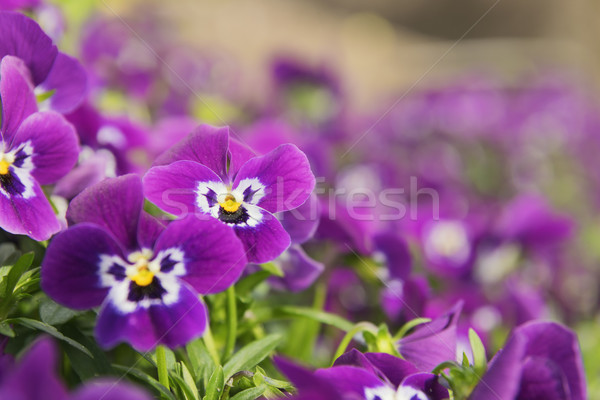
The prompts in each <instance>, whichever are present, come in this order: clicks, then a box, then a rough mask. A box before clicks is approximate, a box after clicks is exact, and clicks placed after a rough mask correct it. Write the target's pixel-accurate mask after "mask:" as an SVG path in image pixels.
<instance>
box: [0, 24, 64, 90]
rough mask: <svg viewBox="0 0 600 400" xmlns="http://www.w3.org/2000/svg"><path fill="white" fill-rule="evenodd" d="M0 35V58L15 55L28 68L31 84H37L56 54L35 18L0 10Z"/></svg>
mask: <svg viewBox="0 0 600 400" xmlns="http://www.w3.org/2000/svg"><path fill="white" fill-rule="evenodd" d="M0 38H2V40H0V59H1V58H3V57H4V56H7V55H10V56H16V57H19V58H20V59H22V60H23V61H24V62H25V64H26V65H27V67H28V68H29V70H30V71H31V76H32V78H33V83H34V85H38V84H40V83H41V82H42V81H43V80H44V79H45V78H46V76H47V75H48V73H49V72H50V69H51V68H52V64H54V59H55V58H56V55H57V54H58V50H57V49H56V46H54V45H53V44H52V39H50V37H48V35H46V34H45V33H44V31H43V30H42V28H40V26H39V25H38V24H37V22H35V21H34V20H32V19H31V18H29V17H27V16H25V15H23V14H20V13H16V12H0Z"/></svg>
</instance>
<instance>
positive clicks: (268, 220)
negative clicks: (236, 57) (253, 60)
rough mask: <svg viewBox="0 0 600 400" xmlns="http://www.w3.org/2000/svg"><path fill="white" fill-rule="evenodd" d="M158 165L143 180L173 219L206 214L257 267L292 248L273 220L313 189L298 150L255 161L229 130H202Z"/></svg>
mask: <svg viewBox="0 0 600 400" xmlns="http://www.w3.org/2000/svg"><path fill="white" fill-rule="evenodd" d="M156 165H158V166H156V167H153V168H151V169H150V171H148V173H147V174H146V176H145V177H144V190H145V193H146V196H147V197H148V199H149V200H150V201H152V202H154V203H155V204H156V205H157V206H158V207H160V208H161V209H163V210H165V211H167V212H169V213H172V214H175V215H185V214H187V213H190V212H191V213H199V214H204V215H207V216H209V217H213V218H215V219H218V220H219V221H221V222H222V223H223V224H226V225H228V226H230V227H232V228H233V229H234V230H235V233H236V234H237V235H238V237H239V238H240V240H241V241H242V243H243V244H244V246H245V248H246V251H247V254H248V261H250V262H255V263H263V262H267V261H270V260H273V259H275V258H276V257H277V256H279V255H280V254H281V253H282V252H283V251H284V250H286V249H287V248H288V246H289V245H290V235H289V234H288V233H287V232H286V231H285V229H284V228H283V226H282V225H281V223H280V222H279V221H278V220H277V218H276V217H275V216H274V215H273V214H274V213H279V212H282V211H289V210H292V209H295V208H297V207H299V206H300V205H302V204H303V203H304V202H305V201H306V200H307V199H308V197H309V196H310V193H311V192H312V190H313V188H314V186H315V177H314V175H313V174H312V172H311V170H310V165H309V163H308V160H307V158H306V156H305V155H304V153H302V152H301V151H300V150H298V148H297V147H296V146H294V145H291V144H284V145H281V146H279V147H277V148H276V149H275V150H273V151H271V152H269V153H267V154H266V155H264V156H261V157H255V156H254V154H253V153H252V152H251V151H250V150H248V149H247V148H245V147H244V146H242V145H241V144H239V143H237V142H235V141H233V140H230V139H229V128H227V127H224V128H213V127H211V126H208V125H201V126H200V127H198V128H197V129H196V130H195V131H194V132H192V133H191V134H190V135H189V136H188V137H187V138H186V139H184V140H183V141H181V142H179V143H178V144H177V145H175V147H173V148H172V149H171V150H170V151H168V152H167V153H165V154H164V155H163V156H161V157H159V159H158V160H157V162H156Z"/></svg>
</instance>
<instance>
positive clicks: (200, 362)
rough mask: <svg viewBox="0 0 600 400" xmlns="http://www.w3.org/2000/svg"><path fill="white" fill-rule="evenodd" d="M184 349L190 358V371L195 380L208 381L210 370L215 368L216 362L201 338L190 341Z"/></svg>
mask: <svg viewBox="0 0 600 400" xmlns="http://www.w3.org/2000/svg"><path fill="white" fill-rule="evenodd" d="M185 350H186V352H187V355H188V358H189V359H190V364H191V365H192V373H193V375H194V378H195V379H196V382H208V380H209V378H210V376H211V374H212V371H214V369H215V368H216V364H215V362H214V361H213V359H212V357H211V356H210V354H209V353H208V350H207V349H206V346H205V345H204V342H203V341H202V339H196V340H193V341H191V342H190V343H188V345H187V346H186V347H185ZM204 384H206V383H204Z"/></svg>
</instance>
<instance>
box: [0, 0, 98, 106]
mask: <svg viewBox="0 0 600 400" xmlns="http://www.w3.org/2000/svg"><path fill="white" fill-rule="evenodd" d="M0 37H1V38H2V40H1V41H0V59H1V58H3V57H5V56H15V57H18V58H20V59H21V60H23V62H24V63H25V65H26V66H27V68H28V69H29V71H28V73H27V74H25V76H26V77H27V79H29V80H30V81H31V82H32V84H33V86H34V87H35V88H36V91H41V92H50V91H54V93H53V94H52V96H51V97H50V98H49V99H48V100H47V102H48V104H47V106H48V108H50V109H52V110H55V111H58V112H60V113H66V112H69V111H71V110H73V109H74V108H75V107H77V106H78V105H79V103H81V102H82V101H83V99H84V98H85V95H86V93H87V75H86V73H85V70H84V69H83V67H82V66H81V65H80V64H79V61H77V60H76V59H75V58H73V57H70V56H68V55H66V54H63V53H60V52H59V51H58V50H57V48H56V46H55V45H53V44H52V39H50V37H49V36H48V35H46V34H45V33H44V31H43V30H42V28H40V26H39V25H38V24H37V22H35V21H34V20H32V19H31V18H29V17H27V16H25V15H23V14H20V13H15V12H9V11H4V12H0Z"/></svg>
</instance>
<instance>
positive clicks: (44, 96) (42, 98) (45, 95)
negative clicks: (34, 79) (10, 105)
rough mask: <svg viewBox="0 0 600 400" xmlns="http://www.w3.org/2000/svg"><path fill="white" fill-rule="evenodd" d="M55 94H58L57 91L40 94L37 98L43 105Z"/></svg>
mask: <svg viewBox="0 0 600 400" xmlns="http://www.w3.org/2000/svg"><path fill="white" fill-rule="evenodd" d="M55 92H56V89H52V90H48V91H47V92H42V93H40V94H36V95H35V98H36V100H37V102H38V103H42V102H44V101H46V100H48V99H49V98H50V97H52V96H53V95H54V93H55Z"/></svg>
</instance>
